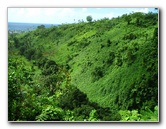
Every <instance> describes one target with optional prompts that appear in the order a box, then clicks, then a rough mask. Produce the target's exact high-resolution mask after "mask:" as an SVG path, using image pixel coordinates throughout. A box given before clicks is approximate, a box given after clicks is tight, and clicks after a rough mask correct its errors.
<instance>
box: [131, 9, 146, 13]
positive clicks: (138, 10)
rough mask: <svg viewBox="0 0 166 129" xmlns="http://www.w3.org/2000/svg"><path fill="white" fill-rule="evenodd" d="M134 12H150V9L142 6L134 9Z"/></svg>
mask: <svg viewBox="0 0 166 129" xmlns="http://www.w3.org/2000/svg"><path fill="white" fill-rule="evenodd" d="M133 12H142V13H148V12H149V9H148V8H141V9H137V10H134V11H133Z"/></svg>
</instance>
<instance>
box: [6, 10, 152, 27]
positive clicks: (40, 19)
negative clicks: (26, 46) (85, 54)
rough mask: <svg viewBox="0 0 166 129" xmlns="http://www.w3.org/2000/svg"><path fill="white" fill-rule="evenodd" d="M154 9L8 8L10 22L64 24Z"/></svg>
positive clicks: (146, 11)
mask: <svg viewBox="0 0 166 129" xmlns="http://www.w3.org/2000/svg"><path fill="white" fill-rule="evenodd" d="M154 11H155V9H154V8H8V22H23V23H50V24H62V23H74V22H78V20H84V21H86V16H88V15H91V16H92V17H93V20H98V19H102V18H104V17H107V18H112V17H117V16H121V15H123V14H126V13H127V14H129V13H132V12H144V13H148V12H154Z"/></svg>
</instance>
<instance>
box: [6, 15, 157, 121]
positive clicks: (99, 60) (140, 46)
mask: <svg viewBox="0 0 166 129" xmlns="http://www.w3.org/2000/svg"><path fill="white" fill-rule="evenodd" d="M91 18H92V17H91ZM87 20H88V17H87ZM88 21H89V22H90V24H89V23H87V22H79V23H77V24H76V23H73V24H63V25H59V26H52V27H50V28H45V27H44V25H41V26H39V27H38V28H37V29H36V30H34V31H30V32H22V33H10V32H9V33H8V50H9V53H8V55H9V59H8V120H9V121H158V99H159V98H158V96H159V95H158V93H159V92H158V83H159V82H158V48H159V47H158V14H157V13H147V14H144V13H140V12H138V13H132V14H125V15H123V16H121V17H117V18H112V19H108V18H103V19H100V20H98V21H93V22H92V19H91V20H88Z"/></svg>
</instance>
